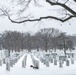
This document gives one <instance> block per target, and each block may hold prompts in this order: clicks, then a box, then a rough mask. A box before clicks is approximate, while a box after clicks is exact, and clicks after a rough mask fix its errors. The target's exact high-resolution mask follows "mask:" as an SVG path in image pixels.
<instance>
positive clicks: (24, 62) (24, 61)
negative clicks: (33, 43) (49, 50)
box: [22, 55, 27, 68]
mask: <svg viewBox="0 0 76 75" xmlns="http://www.w3.org/2000/svg"><path fill="white" fill-rule="evenodd" d="M26 60H27V55H26V56H25V57H24V58H23V60H22V67H23V68H25V67H26Z"/></svg>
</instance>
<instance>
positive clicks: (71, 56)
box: [66, 53, 74, 58]
mask: <svg viewBox="0 0 76 75" xmlns="http://www.w3.org/2000/svg"><path fill="white" fill-rule="evenodd" d="M66 56H67V57H68V58H74V53H66Z"/></svg>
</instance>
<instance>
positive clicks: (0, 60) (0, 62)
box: [0, 58, 2, 66]
mask: <svg viewBox="0 0 76 75" xmlns="http://www.w3.org/2000/svg"><path fill="white" fill-rule="evenodd" d="M0 66H2V58H1V59H0Z"/></svg>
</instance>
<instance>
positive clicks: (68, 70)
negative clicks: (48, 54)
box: [0, 53, 76, 75]
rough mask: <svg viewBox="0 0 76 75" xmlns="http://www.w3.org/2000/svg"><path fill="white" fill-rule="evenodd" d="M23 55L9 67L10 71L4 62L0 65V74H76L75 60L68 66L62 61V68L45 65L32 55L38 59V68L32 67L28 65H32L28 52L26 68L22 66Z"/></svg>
mask: <svg viewBox="0 0 76 75" xmlns="http://www.w3.org/2000/svg"><path fill="white" fill-rule="evenodd" d="M25 55H26V53H25V54H24V55H23V56H22V57H21V58H20V59H19V61H18V62H17V63H16V64H15V65H14V66H13V67H11V69H10V71H7V70H6V66H5V65H4V64H3V65H2V66H0V75H76V61H75V64H74V65H72V64H71V65H70V66H66V65H65V63H64V66H63V68H59V65H57V66H55V65H54V64H51V63H50V67H46V66H45V65H44V64H43V63H41V62H40V60H39V59H38V58H36V57H35V56H34V55H33V56H34V58H35V59H36V60H38V61H39V64H40V68H39V69H33V68H31V67H30V65H32V64H33V63H32V59H31V56H30V54H29V53H28V54H27V62H26V68H22V60H23V58H24V57H25ZM58 64H59V63H58Z"/></svg>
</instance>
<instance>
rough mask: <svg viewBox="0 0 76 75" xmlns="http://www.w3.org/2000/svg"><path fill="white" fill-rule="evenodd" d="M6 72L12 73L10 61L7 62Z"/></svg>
mask: <svg viewBox="0 0 76 75" xmlns="http://www.w3.org/2000/svg"><path fill="white" fill-rule="evenodd" d="M6 70H7V71H10V62H9V61H7V62H6Z"/></svg>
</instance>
